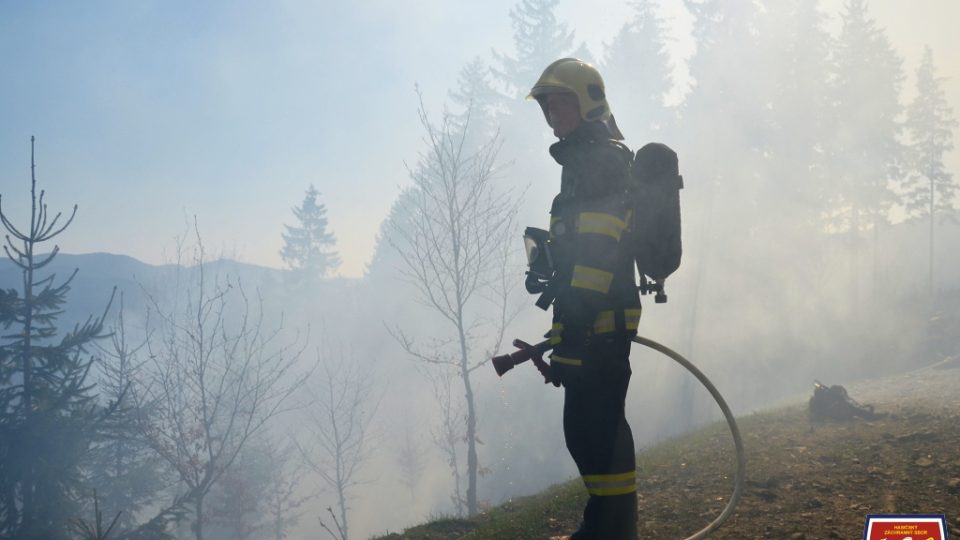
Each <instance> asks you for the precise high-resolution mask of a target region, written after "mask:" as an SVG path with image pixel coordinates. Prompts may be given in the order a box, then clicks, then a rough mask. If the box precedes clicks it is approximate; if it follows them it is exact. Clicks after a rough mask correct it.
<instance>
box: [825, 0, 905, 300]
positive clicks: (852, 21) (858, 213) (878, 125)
mask: <svg viewBox="0 0 960 540" xmlns="http://www.w3.org/2000/svg"><path fill="white" fill-rule="evenodd" d="M840 18H841V22H842V27H841V31H840V37H839V38H838V40H837V44H836V47H835V50H834V58H835V62H834V66H833V68H834V72H833V74H832V85H831V86H832V87H831V91H830V93H831V96H830V98H831V99H830V101H831V103H830V112H831V114H830V118H831V119H832V122H833V123H832V125H830V126H829V129H830V132H831V133H832V134H833V136H832V137H831V138H830V139H829V140H828V141H827V142H828V144H827V148H828V159H829V160H830V161H831V168H832V170H833V171H834V176H835V180H836V182H835V184H836V189H835V190H834V193H833V195H834V197H833V204H832V207H833V208H832V212H833V215H834V217H835V218H836V220H835V226H836V227H839V228H844V229H846V230H847V231H848V233H849V235H850V246H851V248H852V249H851V261H852V270H853V271H852V273H851V280H852V286H851V288H850V290H851V292H852V294H853V295H854V298H853V300H854V303H855V304H856V303H857V302H856V301H857V300H858V286H859V284H860V283H862V282H864V281H865V280H864V279H863V274H864V272H862V271H861V268H860V262H859V258H860V256H859V252H860V246H861V244H862V240H861V233H862V232H863V231H870V232H871V233H872V236H873V241H872V244H873V264H872V270H871V271H870V272H869V274H868V275H870V276H871V278H872V279H870V280H869V281H868V283H870V284H871V285H872V287H873V290H874V291H876V290H877V282H876V274H877V244H878V238H879V229H880V227H881V226H882V225H884V224H886V223H887V222H888V215H889V211H890V208H891V207H892V205H893V203H894V202H895V200H896V198H895V195H894V193H893V190H892V182H893V180H894V179H895V178H897V177H898V176H899V172H898V167H899V166H900V164H901V161H902V158H903V147H902V145H901V143H900V140H899V137H900V133H901V129H902V126H901V124H900V123H899V121H898V117H899V116H900V113H901V110H902V107H901V106H900V102H899V96H900V86H901V83H902V81H903V74H902V70H901V63H902V62H901V60H900V57H899V56H898V55H897V54H896V52H895V51H894V49H893V47H892V46H891V45H890V42H889V40H888V39H887V37H886V35H885V34H884V33H883V30H882V29H881V28H879V27H877V24H876V22H875V21H874V20H873V19H872V18H871V17H870V15H869V12H868V10H867V3H866V0H849V1H848V2H847V3H846V4H845V6H844V10H843V12H842V13H841V17H840Z"/></svg>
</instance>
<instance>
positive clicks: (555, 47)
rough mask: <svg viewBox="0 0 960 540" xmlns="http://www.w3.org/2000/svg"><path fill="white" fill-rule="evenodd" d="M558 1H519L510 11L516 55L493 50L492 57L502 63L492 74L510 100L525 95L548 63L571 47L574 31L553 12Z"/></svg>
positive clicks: (567, 52)
mask: <svg viewBox="0 0 960 540" xmlns="http://www.w3.org/2000/svg"><path fill="white" fill-rule="evenodd" d="M559 1H560V0H520V2H519V3H518V4H517V5H516V6H514V7H513V8H512V9H511V10H510V20H511V24H512V25H513V44H514V47H515V48H516V56H509V55H506V54H501V53H496V52H494V58H495V59H496V60H497V61H498V62H499V63H500V65H501V67H500V68H499V69H496V70H495V73H496V74H497V76H498V77H499V78H500V80H501V81H502V82H503V83H504V85H505V87H506V88H505V90H506V95H507V97H508V98H512V100H513V101H516V100H517V98H520V97H522V96H524V95H526V92H527V91H528V90H529V89H530V86H532V85H533V83H534V82H536V80H537V77H539V76H540V74H541V73H542V72H543V69H544V68H545V67H547V65H548V64H550V62H553V61H554V60H557V59H558V58H563V57H564V56H566V55H568V54H570V52H571V51H572V50H573V32H572V31H568V30H567V25H566V24H564V23H561V22H559V21H557V17H556V14H555V13H554V11H555V10H556V7H557V4H558V3H559Z"/></svg>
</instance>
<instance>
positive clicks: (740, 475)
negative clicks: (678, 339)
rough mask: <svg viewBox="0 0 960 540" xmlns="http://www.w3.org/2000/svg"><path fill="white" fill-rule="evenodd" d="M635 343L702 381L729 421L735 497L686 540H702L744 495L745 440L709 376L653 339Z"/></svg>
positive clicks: (721, 521) (638, 337)
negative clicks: (735, 461)
mask: <svg viewBox="0 0 960 540" xmlns="http://www.w3.org/2000/svg"><path fill="white" fill-rule="evenodd" d="M633 341H634V342H636V343H639V344H640V345H643V346H645V347H649V348H651V349H653V350H655V351H657V352H659V353H661V354H664V355H666V356H669V357H670V358H671V359H673V360H674V361H676V362H677V363H678V364H680V365H681V366H683V367H684V368H686V369H687V371H689V372H690V373H692V374H693V376H694V377H696V378H697V380H698V381H700V383H701V384H703V386H704V387H705V388H706V389H707V390H708V391H709V392H710V395H711V396H713V399H714V400H716V402H717V405H719V406H720V410H721V411H723V417H724V418H726V420H727V425H728V426H730V433H731V434H732V435H733V444H734V447H735V448H736V453H737V472H736V476H735V477H734V483H733V495H731V496H730V500H729V501H728V502H727V506H726V507H725V508H724V509H723V512H721V513H720V515H719V516H717V518H716V519H714V520H713V521H711V522H710V524H709V525H707V526H706V527H704V528H703V529H701V530H699V531H698V532H696V533H694V534H693V535H691V536H688V537H687V538H685V539H684V540H700V539H701V538H706V537H707V535H709V534H710V533H711V532H713V531H715V530H716V529H717V528H718V527H720V525H722V524H723V522H725V521H726V520H727V519H728V518H729V517H730V516H731V515H733V511H734V510H735V509H736V507H737V502H739V501H740V496H741V495H742V494H743V482H744V476H745V475H746V469H747V458H746V455H745V454H744V451H743V440H742V439H741V438H740V429H739V428H738V427H737V421H736V420H735V419H734V417H733V413H732V412H730V407H728V406H727V402H726V401H724V399H723V396H721V395H720V392H719V391H718V390H717V388H716V387H715V386H713V383H711V382H710V379H707V376H706V375H704V374H703V372H702V371H700V370H699V369H697V366H695V365H693V364H692V363H691V362H690V361H689V360H687V359H686V358H684V357H683V356H681V355H680V353H678V352H676V351H674V350H673V349H670V348H669V347H666V346H664V345H661V344H659V343H657V342H656V341H653V340H652V339H647V338H645V337H641V336H635V337H634V338H633Z"/></svg>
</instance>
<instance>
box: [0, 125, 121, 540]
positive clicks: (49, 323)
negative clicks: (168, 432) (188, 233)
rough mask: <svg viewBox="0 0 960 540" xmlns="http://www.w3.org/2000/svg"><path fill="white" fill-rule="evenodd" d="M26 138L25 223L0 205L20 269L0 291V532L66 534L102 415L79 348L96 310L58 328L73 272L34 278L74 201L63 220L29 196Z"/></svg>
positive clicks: (88, 336)
mask: <svg viewBox="0 0 960 540" xmlns="http://www.w3.org/2000/svg"><path fill="white" fill-rule="evenodd" d="M33 143H34V139H33V138H32V137H31V139H30V145H31V149H30V168H31V182H30V202H31V208H30V222H29V225H28V227H27V228H25V229H21V228H19V227H17V226H15V225H14V224H13V222H12V221H11V220H10V219H9V216H8V215H7V214H6V213H5V212H4V211H3V208H2V204H0V221H2V223H3V227H4V228H5V229H6V231H7V236H6V245H5V246H4V251H5V252H6V254H7V257H9V258H10V260H11V261H13V264H14V265H16V266H17V267H18V268H20V269H21V270H22V273H23V285H22V289H21V290H19V291H17V290H14V289H8V290H6V291H4V292H3V294H2V295H0V296H2V304H3V308H2V309H0V317H2V320H0V326H2V328H3V331H4V332H3V337H2V341H0V536H2V537H4V538H20V539H38V540H39V539H43V540H56V539H61V538H69V534H70V526H71V522H72V521H73V520H74V519H76V518H78V517H79V515H78V511H79V504H78V495H79V493H80V488H81V486H82V466H83V462H84V460H85V458H86V457H87V455H88V452H89V448H90V445H91V444H92V442H93V440H94V439H95V437H96V433H97V431H98V429H99V428H100V423H101V421H102V420H103V419H104V418H105V417H108V416H109V414H110V412H111V411H110V410H109V409H107V410H104V409H101V408H99V407H98V406H97V403H96V400H95V396H94V394H93V388H92V384H90V383H89V382H88V376H89V373H90V368H91V366H92V364H93V362H94V360H95V358H94V357H93V356H91V355H90V354H89V353H88V350H89V347H90V346H91V345H92V344H93V343H94V341H95V340H96V339H97V338H98V337H101V334H102V331H103V320H104V316H105V314H106V311H105V312H104V316H100V317H96V318H94V317H90V318H88V319H87V320H86V322H84V323H83V324H80V325H77V326H75V327H74V328H73V329H72V330H70V331H67V332H63V333H60V332H59V331H58V328H57V326H56V322H57V317H58V316H59V315H60V314H62V313H63V311H64V304H65V302H66V299H67V293H68V292H69V291H70V283H71V281H72V280H73V277H74V276H75V275H76V270H75V271H74V272H73V273H72V274H71V275H70V276H69V277H67V279H66V280H64V281H62V282H60V283H57V281H56V276H54V275H47V276H41V270H42V269H43V268H44V267H45V266H47V265H48V264H49V263H50V262H51V261H52V260H53V259H54V257H56V255H57V253H58V252H59V247H58V246H56V245H55V246H53V249H52V250H51V251H50V252H49V253H46V254H40V253H38V250H39V249H40V246H41V245H43V244H45V243H46V242H49V241H51V240H52V239H54V238H55V237H56V236H57V235H59V234H60V233H61V232H63V231H64V229H66V228H67V227H69V226H70V223H71V222H72V221H73V218H74V216H75V215H76V210H77V207H76V206H74V208H73V212H72V213H71V214H70V216H69V218H67V219H66V220H65V221H63V222H61V218H62V217H63V216H62V214H60V213H57V214H56V215H54V216H53V217H52V218H51V216H50V214H49V213H48V211H47V205H46V203H45V202H44V193H43V191H41V192H40V194H39V195H38V194H37V182H36V174H35V171H36V168H35V164H34V156H33V154H34V151H33ZM0 203H2V199H0ZM111 300H112V298H111ZM109 305H110V303H109V302H108V303H107V309H109ZM58 334H61V337H59V338H58V337H57V336H58Z"/></svg>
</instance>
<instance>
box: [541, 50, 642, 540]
mask: <svg viewBox="0 0 960 540" xmlns="http://www.w3.org/2000/svg"><path fill="white" fill-rule="evenodd" d="M528 99H535V100H537V102H539V104H540V107H541V108H542V109H543V114H544V116H545V118H546V120H547V124H548V125H549V126H550V127H551V128H552V129H553V134H554V135H555V136H556V137H557V138H558V139H559V140H558V141H557V142H556V143H554V144H553V145H551V146H550V155H551V156H552V157H553V158H554V159H555V160H556V161H557V163H559V164H560V165H561V167H562V172H561V179H560V193H559V194H558V195H557V196H556V197H554V199H553V204H552V207H551V209H550V235H549V236H550V244H551V254H552V256H553V262H554V274H553V278H552V279H551V280H550V288H551V289H552V291H553V293H554V294H555V300H554V302H553V325H552V329H551V331H550V341H551V344H552V345H553V346H554V348H553V352H552V354H551V356H550V367H549V370H548V371H547V373H546V374H545V375H546V376H547V378H548V380H549V381H550V382H553V383H554V384H562V385H563V387H564V405H563V432H564V438H565V440H566V445H567V449H568V450H569V451H570V455H571V456H572V457H573V459H574V461H575V462H576V464H577V468H578V469H579V471H580V475H581V477H582V479H583V483H584V485H585V486H586V489H587V492H588V493H589V496H590V497H589V500H588V502H587V505H586V508H585V509H584V511H583V521H582V523H581V525H580V528H579V529H578V530H577V531H576V532H575V533H574V534H573V536H571V537H570V538H571V539H573V540H591V539H603V540H619V539H634V538H636V536H637V525H636V521H637V498H636V464H635V455H634V445H633V434H632V433H631V431H630V426H629V425H628V424H627V419H626V417H625V416H624V401H625V398H626V395H627V386H628V384H629V381H630V374H631V371H630V363H629V354H630V343H631V338H632V337H633V336H634V335H636V330H637V324H638V322H639V319H640V297H639V293H638V291H637V287H636V282H635V279H634V271H633V256H632V253H631V251H630V250H629V249H628V247H627V245H628V242H627V241H626V240H625V238H624V237H625V235H626V234H628V233H629V231H626V228H627V223H628V222H629V220H630V212H631V208H630V207H629V204H628V202H627V201H628V198H627V197H625V196H624V195H625V193H626V190H627V182H628V181H629V176H630V165H631V160H632V154H631V152H630V150H629V149H628V148H627V147H625V146H624V145H622V144H621V143H619V142H617V141H619V140H622V139H623V135H622V134H621V133H620V130H619V129H618V128H617V125H616V122H615V121H614V119H613V116H612V114H611V112H610V107H609V105H608V104H607V100H606V94H605V90H604V85H603V80H602V79H601V77H600V73H599V72H598V71H597V70H596V68H594V67H593V66H591V65H590V64H588V63H586V62H583V61H581V60H577V59H574V58H564V59H561V60H557V61H556V62H553V63H552V64H550V65H549V66H548V67H547V68H546V70H544V72H543V75H541V76H540V79H539V80H538V81H537V83H536V84H535V85H534V86H533V89H532V90H531V91H530V95H529V96H528ZM529 285H530V283H528V289H530V287H529Z"/></svg>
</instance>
